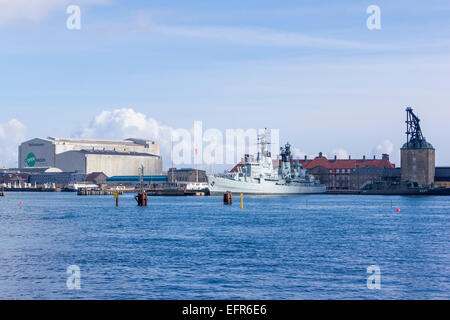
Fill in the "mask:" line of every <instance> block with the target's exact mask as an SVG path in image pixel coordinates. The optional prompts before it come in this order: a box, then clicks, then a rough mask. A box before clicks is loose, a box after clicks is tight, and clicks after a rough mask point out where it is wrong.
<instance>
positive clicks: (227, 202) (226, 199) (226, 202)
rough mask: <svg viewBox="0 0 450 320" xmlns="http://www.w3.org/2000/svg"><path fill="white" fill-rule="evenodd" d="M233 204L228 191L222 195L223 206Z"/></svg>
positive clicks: (231, 195)
mask: <svg viewBox="0 0 450 320" xmlns="http://www.w3.org/2000/svg"><path fill="white" fill-rule="evenodd" d="M232 203H233V194H232V193H231V192H229V191H227V192H225V193H224V194H223V204H224V205H231V204H232Z"/></svg>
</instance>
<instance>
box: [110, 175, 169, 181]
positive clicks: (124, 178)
mask: <svg viewBox="0 0 450 320" xmlns="http://www.w3.org/2000/svg"><path fill="white" fill-rule="evenodd" d="M140 179H141V177H139V176H114V177H110V178H108V179H106V182H139V181H140ZM165 181H168V177H167V176H144V182H165Z"/></svg>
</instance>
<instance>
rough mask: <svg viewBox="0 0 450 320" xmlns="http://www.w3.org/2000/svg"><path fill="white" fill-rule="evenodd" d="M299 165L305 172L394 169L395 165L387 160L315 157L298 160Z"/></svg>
mask: <svg viewBox="0 0 450 320" xmlns="http://www.w3.org/2000/svg"><path fill="white" fill-rule="evenodd" d="M300 164H301V165H302V166H303V167H305V169H307V170H311V169H313V168H315V167H318V166H321V167H324V168H327V169H357V168H362V167H377V168H395V164H393V163H392V162H390V161H389V160H388V159H375V160H373V159H327V158H326V157H316V158H314V159H313V160H300Z"/></svg>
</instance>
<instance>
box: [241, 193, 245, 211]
mask: <svg viewBox="0 0 450 320" xmlns="http://www.w3.org/2000/svg"><path fill="white" fill-rule="evenodd" d="M241 209H244V194H243V193H241Z"/></svg>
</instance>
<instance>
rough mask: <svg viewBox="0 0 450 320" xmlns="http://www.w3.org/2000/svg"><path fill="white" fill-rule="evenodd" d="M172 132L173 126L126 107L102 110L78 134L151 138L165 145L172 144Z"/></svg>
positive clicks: (99, 137) (97, 137) (112, 137)
mask: <svg viewBox="0 0 450 320" xmlns="http://www.w3.org/2000/svg"><path fill="white" fill-rule="evenodd" d="M171 134H172V128H170V127H168V126H164V125H162V124H160V123H159V122H158V121H156V120H155V119H153V118H149V117H147V116H146V115H145V114H143V113H140V112H136V111H134V110H133V109H125V108H124V109H115V110H112V111H103V112H101V113H100V114H99V115H97V116H96V117H95V118H94V120H93V121H92V123H91V124H90V125H89V127H87V128H84V129H82V130H81V131H80V132H78V134H77V135H78V136H79V137H81V138H95V139H126V138H141V139H151V140H155V141H158V142H159V143H160V144H161V145H165V144H170V141H171Z"/></svg>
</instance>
